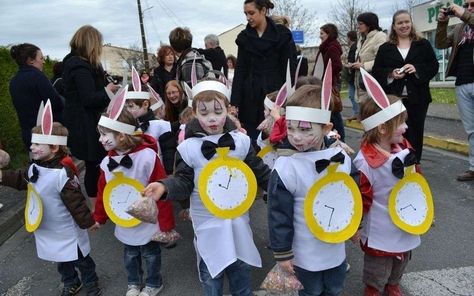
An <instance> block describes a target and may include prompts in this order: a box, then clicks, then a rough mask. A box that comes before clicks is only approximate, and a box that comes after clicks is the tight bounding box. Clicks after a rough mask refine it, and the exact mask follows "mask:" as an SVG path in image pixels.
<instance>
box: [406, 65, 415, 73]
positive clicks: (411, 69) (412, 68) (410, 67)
mask: <svg viewBox="0 0 474 296" xmlns="http://www.w3.org/2000/svg"><path fill="white" fill-rule="evenodd" d="M403 68H405V73H408V74H415V73H416V68H415V66H413V65H412V64H406V65H405V66H403Z"/></svg>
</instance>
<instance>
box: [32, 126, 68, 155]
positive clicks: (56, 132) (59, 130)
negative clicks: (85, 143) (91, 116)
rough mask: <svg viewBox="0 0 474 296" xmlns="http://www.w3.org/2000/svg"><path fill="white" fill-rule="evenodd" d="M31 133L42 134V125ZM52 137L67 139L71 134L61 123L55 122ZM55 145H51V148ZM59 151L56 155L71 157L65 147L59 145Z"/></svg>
mask: <svg viewBox="0 0 474 296" xmlns="http://www.w3.org/2000/svg"><path fill="white" fill-rule="evenodd" d="M31 133H33V134H42V133H43V130H42V128H41V125H38V126H35V127H34V128H32V129H31ZM51 135H53V136H64V137H67V136H68V135H69V132H68V130H67V128H66V127H64V126H63V125H62V124H61V123H59V122H53V128H52V130H51ZM52 146H55V145H51V144H49V147H52ZM58 146H59V150H58V152H57V153H56V155H59V156H61V157H66V156H67V155H69V149H68V148H67V146H65V145H58Z"/></svg>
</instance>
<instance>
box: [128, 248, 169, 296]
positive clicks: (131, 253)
mask: <svg viewBox="0 0 474 296" xmlns="http://www.w3.org/2000/svg"><path fill="white" fill-rule="evenodd" d="M142 257H143V259H145V265H146V281H145V283H146V285H147V286H149V287H153V288H158V287H161V285H162V283H163V281H162V279H161V273H160V270H161V249H160V243H158V242H155V241H151V242H149V243H148V244H146V245H143V246H129V245H126V244H124V263H125V269H126V270H127V280H128V284H129V285H137V286H141V285H142V278H143V269H142Z"/></svg>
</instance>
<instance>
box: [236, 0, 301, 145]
mask: <svg viewBox="0 0 474 296" xmlns="http://www.w3.org/2000/svg"><path fill="white" fill-rule="evenodd" d="M273 7H274V6H273V3H271V2H270V1H269V0H246V1H245V2H244V13H245V15H246V17H247V21H248V24H247V27H246V28H245V30H243V31H242V32H240V34H239V35H238V36H237V39H236V40H235V43H236V44H237V46H238V56H237V66H236V68H235V72H234V80H233V82H232V98H231V104H232V105H233V106H235V107H237V108H238V111H239V119H240V121H241V123H242V124H243V126H244V128H245V129H246V130H247V133H248V135H249V136H250V138H252V139H256V138H257V135H258V133H257V126H258V125H259V124H260V122H261V121H262V120H263V118H264V115H263V110H264V108H263V101H264V99H265V95H266V94H269V93H271V92H273V91H275V90H278V89H280V87H281V86H282V85H283V83H285V81H286V65H287V62H288V59H290V69H291V73H292V75H291V77H294V75H293V73H294V71H295V68H296V48H295V43H294V42H293V36H292V35H291V31H290V30H289V29H288V28H286V27H285V26H283V25H277V24H275V23H274V22H273V20H271V18H269V17H267V16H266V15H267V14H268V11H269V10H270V9H272V8H273Z"/></svg>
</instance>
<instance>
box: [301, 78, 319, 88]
mask: <svg viewBox="0 0 474 296" xmlns="http://www.w3.org/2000/svg"><path fill="white" fill-rule="evenodd" d="M303 85H319V86H320V87H321V80H319V79H318V78H316V77H314V76H300V77H298V79H297V80H296V85H295V88H296V89H298V88H300V87H301V86H303Z"/></svg>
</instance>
